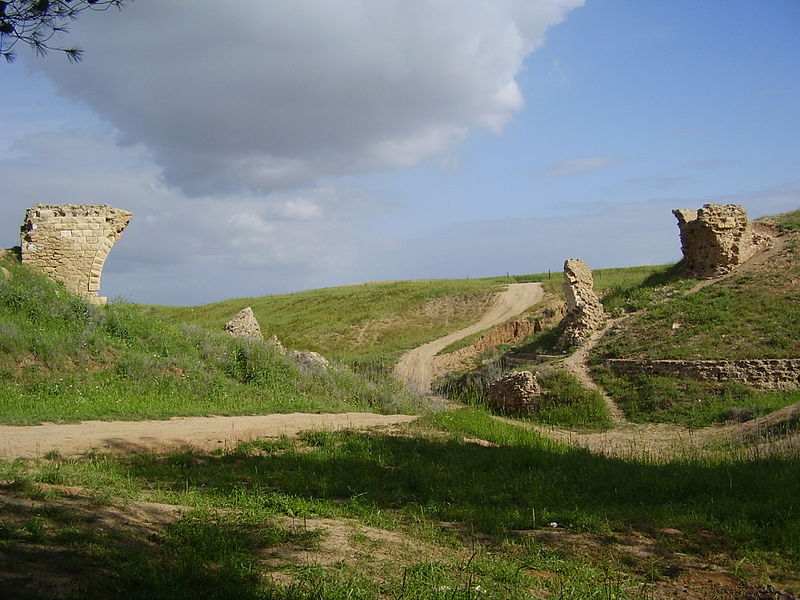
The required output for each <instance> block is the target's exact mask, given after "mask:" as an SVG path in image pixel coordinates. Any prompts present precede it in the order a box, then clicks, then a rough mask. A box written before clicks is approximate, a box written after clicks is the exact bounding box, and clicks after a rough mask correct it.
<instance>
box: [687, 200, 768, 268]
mask: <svg viewBox="0 0 800 600" xmlns="http://www.w3.org/2000/svg"><path fill="white" fill-rule="evenodd" d="M672 214H674V215H675V218H676V219H677V220H678V229H679V230H680V236H681V250H682V252H683V261H684V264H685V266H686V269H687V271H688V272H689V273H691V274H693V275H696V276H698V277H718V276H720V275H725V274H726V273H729V272H730V271H732V270H733V269H735V268H736V267H737V266H739V265H740V264H742V263H743V262H745V261H746V260H747V259H749V258H750V257H751V256H752V255H753V254H754V253H755V252H756V251H757V250H758V249H759V247H760V246H764V245H766V244H767V243H768V240H767V239H766V238H765V237H764V236H763V235H761V234H754V233H753V227H752V225H751V223H750V221H749V220H748V219H747V213H746V212H745V210H744V208H743V207H741V206H739V205H736V204H724V205H723V204H705V205H704V206H703V208H701V209H699V210H692V209H686V208H680V209H675V210H673V211H672Z"/></svg>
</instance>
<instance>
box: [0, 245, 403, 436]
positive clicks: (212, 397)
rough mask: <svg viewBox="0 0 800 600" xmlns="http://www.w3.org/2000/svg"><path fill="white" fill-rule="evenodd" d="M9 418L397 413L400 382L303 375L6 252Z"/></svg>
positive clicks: (4, 350) (1, 390)
mask: <svg viewBox="0 0 800 600" xmlns="http://www.w3.org/2000/svg"><path fill="white" fill-rule="evenodd" d="M0 262H1V263H2V267H3V269H5V270H6V272H7V273H8V274H9V275H8V279H6V277H3V276H0V422H4V423H28V422H37V421H72V420H81V419H112V418H113V419H141V418H164V417H168V416H177V415H208V414H227V415H233V414H264V413H273V412H290V411H310V412H318V411H328V412H347V411H353V410H370V411H386V412H398V411H401V410H402V409H403V408H406V409H408V408H409V403H410V402H412V400H413V398H412V396H411V395H410V394H408V393H407V392H406V391H405V390H404V389H403V387H402V386H401V385H400V384H398V383H397V382H395V381H393V380H392V379H391V378H389V377H384V376H382V375H381V374H380V373H372V374H370V377H366V376H364V375H361V374H356V373H353V372H352V371H350V370H349V369H348V368H346V367H343V366H340V367H339V368H335V369H331V370H330V371H328V372H327V373H322V374H304V373H302V372H300V371H299V370H298V368H297V367H296V366H295V365H294V364H293V363H292V362H290V361H288V360H287V359H286V358H285V357H283V356H281V355H280V354H277V353H276V352H274V351H273V350H272V349H271V348H270V347H269V346H268V345H266V344H263V343H258V342H249V341H246V340H236V339H233V338H231V337H229V336H227V335H226V334H223V333H221V332H220V333H217V332H213V331H208V330H206V329H203V328H200V327H197V326H191V325H186V324H176V323H168V322H166V321H164V320H162V319H160V318H158V317H157V316H155V315H153V314H145V312H144V311H143V310H142V309H141V308H139V307H137V306H132V305H128V304H124V303H115V304H112V305H110V306H108V307H96V306H91V305H88V304H86V303H85V302H84V301H83V300H82V299H80V298H78V297H76V296H73V295H71V294H68V293H67V292H66V291H65V290H64V288H63V287H62V286H60V285H57V284H55V283H53V282H52V281H50V280H49V279H47V278H46V277H44V276H43V275H40V274H37V273H34V272H33V271H31V270H29V269H28V268H26V267H24V266H23V265H20V264H19V263H18V262H17V261H16V260H15V259H13V258H11V257H4V258H0Z"/></svg>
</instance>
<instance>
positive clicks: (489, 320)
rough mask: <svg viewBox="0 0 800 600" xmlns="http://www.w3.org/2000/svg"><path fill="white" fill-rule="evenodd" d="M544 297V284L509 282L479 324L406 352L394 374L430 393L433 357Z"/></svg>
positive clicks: (520, 311)
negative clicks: (454, 343)
mask: <svg viewBox="0 0 800 600" xmlns="http://www.w3.org/2000/svg"><path fill="white" fill-rule="evenodd" d="M543 298H544V290H543V289H542V284H541V283H512V284H510V285H509V286H508V287H507V288H506V290H505V291H503V292H501V293H499V294H497V296H496V297H495V300H494V303H493V304H492V307H491V308H490V309H489V310H488V311H487V312H486V313H485V314H484V315H483V317H482V318H481V320H480V321H478V322H477V323H473V324H472V325H470V326H469V327H465V328H464V329H461V330H459V331H456V332H453V333H451V334H449V335H446V336H444V337H442V338H439V339H438V340H434V341H432V342H428V343H427V344H424V345H422V346H420V347H418V348H414V349H413V350H411V351H409V352H407V353H406V354H404V355H403V356H402V357H401V358H400V361H399V362H398V363H397V366H396V367H395V375H396V376H397V378H398V379H400V380H401V381H403V382H404V383H405V384H406V385H407V386H408V387H409V388H411V389H412V390H414V391H416V392H417V393H420V394H430V392H431V383H432V382H433V357H434V356H436V355H437V354H438V353H439V352H440V351H442V350H444V349H445V348H447V346H449V345H450V344H452V343H453V342H457V341H458V340H461V339H464V338H465V337H467V336H470V335H472V334H474V333H479V332H481V331H483V330H484V329H488V328H489V327H493V326H495V325H499V324H500V323H503V322H505V321H508V320H509V319H510V318H512V317H515V316H517V315H518V314H520V313H522V312H524V311H526V310H527V309H528V308H530V307H531V306H533V305H534V304H537V303H538V302H541V301H542V299H543Z"/></svg>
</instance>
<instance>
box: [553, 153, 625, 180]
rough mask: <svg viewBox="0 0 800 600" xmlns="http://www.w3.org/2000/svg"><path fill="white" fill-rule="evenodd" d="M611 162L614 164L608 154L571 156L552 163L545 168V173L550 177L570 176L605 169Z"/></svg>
mask: <svg viewBox="0 0 800 600" xmlns="http://www.w3.org/2000/svg"><path fill="white" fill-rule="evenodd" d="M612 164H614V161H613V160H612V159H611V158H610V157H608V156H590V157H586V158H572V159H569V160H561V161H558V162H556V163H553V164H552V165H550V166H549V167H548V168H547V174H548V175H549V176H550V177H570V176H572V175H582V174H584V173H591V172H592V171H598V170H600V169H605V168H606V167H609V166H611V165H612Z"/></svg>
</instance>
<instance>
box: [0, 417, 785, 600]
mask: <svg viewBox="0 0 800 600" xmlns="http://www.w3.org/2000/svg"><path fill="white" fill-rule="evenodd" d="M478 442H479V443H478ZM0 479H3V480H6V481H8V482H10V484H9V485H7V486H6V487H5V488H2V489H0V493H1V494H2V498H3V499H5V500H6V501H8V500H9V498H11V499H16V500H17V502H16V503H14V504H10V505H9V507H10V509H9V510H7V511H4V513H3V516H2V517H1V518H0V519H1V520H2V525H0V554H2V555H11V554H12V553H13V555H15V556H17V557H21V558H20V559H21V560H22V561H23V562H24V561H28V562H26V563H25V565H26V567H27V568H28V569H31V570H34V569H37V568H38V569H40V570H41V567H42V566H43V565H42V563H41V562H37V561H42V560H47V557H46V555H45V557H44V558H42V555H41V553H37V552H36V550H35V549H36V548H37V547H41V546H42V545H45V546H47V547H51V548H53V550H54V551H57V552H59V554H64V555H65V556H69V557H70V561H69V562H68V563H65V564H63V565H58V564H57V563H56V561H51V562H49V563H46V564H45V565H44V566H47V567H49V568H50V570H47V569H46V570H44V571H43V573H44V574H45V576H44V578H42V579H38V580H37V581H39V582H40V583H39V585H41V586H46V585H47V584H48V582H49V580H48V577H50V576H51V577H52V578H53V579H56V580H57V579H58V577H59V576H62V575H63V574H64V572H69V569H70V568H71V567H70V565H73V566H74V567H75V570H74V571H72V572H71V574H72V577H71V579H70V588H69V589H70V591H71V592H72V593H73V596H74V597H80V598H96V597H106V596H107V595H108V593H109V592H112V593H114V594H118V595H125V597H127V598H189V597H192V596H196V595H198V594H199V595H202V596H203V597H208V598H279V599H297V598H302V599H306V598H309V599H310V598H320V599H321V598H325V599H329V598H332V599H336V598H364V599H368V598H369V599H371V598H418V599H450V598H459V599H467V598H496V599H507V598H511V599H514V598H520V599H521V598H529V597H550V598H575V599H578V598H581V599H583V598H609V597H611V598H621V599H624V598H631V599H632V598H642V597H645V598H649V597H665V596H669V595H671V594H672V593H675V592H676V591H678V590H680V589H682V586H683V585H684V584H685V583H687V582H693V583H696V584H697V585H701V586H705V587H703V590H704V591H705V593H706V594H707V596H705V597H717V596H715V595H714V593H715V592H716V593H719V594H720V595H719V596H718V597H740V596H741V597H744V595H745V594H746V592H747V590H748V589H750V590H754V589H755V587H749V588H748V584H745V583H742V581H741V580H739V579H737V578H736V577H734V576H733V575H730V576H727V579H725V578H718V579H717V580H716V581H723V583H724V584H725V585H724V587H721V588H717V587H715V585H717V584H715V583H714V582H706V583H703V581H704V580H702V579H701V578H700V577H699V576H698V573H702V572H703V568H704V567H697V565H698V564H700V565H703V564H709V563H710V564H713V565H715V568H719V569H724V570H727V571H728V572H729V573H735V574H736V575H737V576H739V577H743V578H745V579H749V580H751V581H754V582H765V581H771V582H773V583H777V584H779V585H783V586H785V585H791V581H792V579H791V576H788V574H790V573H792V572H795V573H796V572H798V568H800V554H798V551H799V550H800V545H798V543H797V540H798V539H800V515H799V514H798V512H797V511H796V510H795V508H796V507H795V504H796V498H797V497H798V496H799V495H800V487H798V486H800V477H798V470H797V464H796V462H795V461H791V460H788V459H777V458H775V459H769V460H746V459H744V458H743V457H736V456H731V455H728V456H726V457H719V458H714V459H712V458H705V459H702V460H701V459H684V460H681V461H676V462H672V463H668V464H651V463H648V462H646V461H645V462H640V461H621V460H617V459H608V458H603V457H600V456H595V455H591V454H589V453H588V452H586V451H583V450H576V449H570V448H568V447H565V446H561V445H559V444H555V443H553V442H550V441H548V440H546V439H544V438H541V437H540V436H539V435H537V434H535V433H533V432H530V431H526V430H525V429H523V428H520V427H516V426H512V425H509V424H505V423H499V422H498V421H496V420H494V419H492V418H491V417H490V416H489V415H487V414H486V413H485V412H482V411H479V410H474V409H464V410H460V411H455V412H448V413H442V414H439V415H435V416H431V417H428V418H426V419H425V420H424V422H422V423H419V424H417V425H414V426H411V428H409V429H407V430H405V431H403V432H400V433H399V434H387V433H381V432H374V433H371V434H370V433H355V432H350V433H313V434H308V435H306V436H304V438H303V439H301V440H295V441H292V440H286V439H283V440H278V441H258V442H253V443H249V444H244V445H242V446H240V447H239V448H238V449H236V450H233V451H230V452H227V453H224V452H219V453H215V454H201V453H180V454H172V455H166V456H163V455H162V456H156V455H149V454H145V455H135V456H127V457H109V456H97V457H93V458H89V459H62V458H59V457H57V456H51V457H49V458H47V459H41V460H39V461H34V462H28V463H9V464H5V465H2V466H0ZM61 486H79V489H80V490H81V491H80V496H81V497H86V498H88V499H87V500H85V501H84V502H88V503H89V505H88V509H90V510H88V511H87V510H86V507H85V506H84V505H82V504H81V501H79V500H77V499H76V498H75V497H74V496H66V497H65V496H64V495H63V494H64V492H63V491H62V490H64V489H65V488H63V487H61ZM66 489H71V490H73V492H72V493H73V494H74V493H75V491H74V490H75V489H76V488H75V487H68V488H66ZM754 490H758V492H757V493H754ZM21 500H24V502H23V501H21ZM143 502H145V503H146V502H151V503H153V502H154V503H160V504H154V505H147V504H141V503H143ZM37 503H38V504H37ZM82 506H84V508H82ZM36 507H39V508H36ZM48 507H49V508H48ZM173 507H177V508H173ZM86 512H90V513H91V514H93V515H101V518H102V519H103V520H102V522H103V523H104V526H103V527H102V528H97V527H92V526H91V521H89V522H87V520H86V519H87V517H86ZM103 515H117V517H116V520H114V519H112V518H111V517H110V516H105V517H104V516H103ZM125 515H128V516H127V517H125ZM147 515H150V516H149V517H147ZM133 516H136V520H135V521H134V522H133V523H132V522H131V519H133ZM126 519H127V520H126ZM551 524H557V526H554V525H551ZM690 556H691V558H689V557H690ZM693 565H694V566H693ZM98 571H101V572H103V573H105V575H104V576H103V577H102V578H98V577H96V576H95V574H96V573H97V572H98ZM787 576H788V579H787ZM787 582H788V583H787ZM15 591H16V593H17V594H20V593H21V592H22V591H24V588H22V587H21V586H19V585H17V586H16V590H15ZM694 591H695V592H696V593H697V592H698V590H697V589H695V590H694ZM725 594H727V596H726V595H725ZM16 597H24V596H20V595H17V596H16ZM698 597H700V596H699V595H698Z"/></svg>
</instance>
